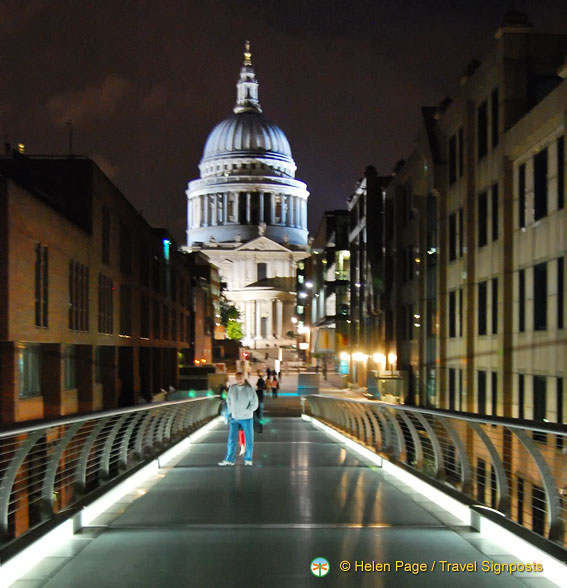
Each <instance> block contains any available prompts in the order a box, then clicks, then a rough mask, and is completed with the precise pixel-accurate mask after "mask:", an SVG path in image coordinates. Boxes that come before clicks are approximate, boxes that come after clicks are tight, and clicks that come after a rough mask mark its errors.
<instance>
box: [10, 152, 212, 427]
mask: <svg viewBox="0 0 567 588" xmlns="http://www.w3.org/2000/svg"><path fill="white" fill-rule="evenodd" d="M194 291H195V288H194V285H193V284H192V274H191V272H190V268H189V267H188V265H187V264H186V261H185V255H184V254H181V253H178V252H177V249H176V246H175V243H174V242H173V239H172V238H171V237H170V236H169V235H168V234H167V233H166V232H164V231H157V230H155V229H152V228H151V227H150V226H149V225H148V223H147V222H146V221H145V220H144V219H143V218H142V216H141V215H140V214H138V212H137V211H136V210H135V209H134V208H133V207H132V206H131V205H130V203H129V202H128V201H127V200H126V199H125V198H124V196H123V195H122V194H121V193H120V192H119V191H118V190H117V189H116V187H115V186H114V185H113V184H112V183H111V182H110V181H109V179H108V178H107V177H106V176H105V175H104V174H103V173H102V172H101V171H100V170H99V169H98V167H97V166H96V165H95V164H94V163H93V162H92V161H90V160H88V159H86V158H80V157H72V158H69V157H61V158H54V157H25V156H21V155H18V154H14V155H13V156H12V157H4V158H1V159H0V368H1V369H0V402H1V415H2V416H1V419H2V423H12V422H16V421H24V420H30V419H40V418H53V417H56V416H59V415H65V414H72V413H76V412H91V411H96V410H101V409H109V408H113V407H116V406H128V405H133V404H135V403H137V402H139V401H141V400H142V399H145V400H150V399H151V398H152V396H153V395H154V394H156V393H158V392H159V391H160V389H168V388H169V386H173V387H177V374H178V365H179V363H183V362H186V361H188V359H189V349H190V347H191V344H190V341H191V336H190V331H191V325H192V321H193V320H194V316H195V315H200V316H201V317H203V320H206V317H209V316H210V320H211V321H212V320H213V319H214V316H213V312H212V307H210V309H209V308H207V307H206V305H204V304H203V305H200V304H195V303H194V301H193V300H192V298H193V293H194ZM209 339H210V337H209ZM201 346H202V349H194V350H192V351H191V353H193V352H195V353H197V354H198V355H199V356H206V353H207V350H208V353H209V356H208V357H207V359H208V360H209V361H210V360H211V357H210V348H211V344H210V341H209V343H208V344H205V343H204V342H203V343H202V345H201Z"/></svg>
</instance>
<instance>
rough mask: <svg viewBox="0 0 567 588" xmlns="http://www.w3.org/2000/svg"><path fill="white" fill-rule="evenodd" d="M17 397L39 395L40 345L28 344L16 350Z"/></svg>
mask: <svg viewBox="0 0 567 588" xmlns="http://www.w3.org/2000/svg"><path fill="white" fill-rule="evenodd" d="M18 371H19V380H20V388H19V397H20V398H29V397H31V396H39V395H41V347H40V345H34V344H29V345H26V346H24V347H21V348H20V350H19V352H18Z"/></svg>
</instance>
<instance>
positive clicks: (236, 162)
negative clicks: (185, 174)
mask: <svg viewBox="0 0 567 588" xmlns="http://www.w3.org/2000/svg"><path fill="white" fill-rule="evenodd" d="M233 110H234V112H233V114H232V115H231V116H229V117H228V118H227V119H225V120H223V121H222V122H220V123H219V124H218V125H216V126H215V128H214V129H213V130H212V131H211V133H210V134H209V137H208V138H207V141H206V143H205V148H204V151H203V157H202V159H201V162H200V164H199V170H200V176H201V177H200V179H197V180H193V181H191V182H189V186H188V189H187V192H186V194H187V248H188V249H189V250H193V251H197V250H198V251H201V252H203V253H204V254H206V255H207V257H208V258H209V259H210V261H211V262H212V263H213V264H214V265H216V266H217V267H218V268H219V271H220V276H221V281H222V282H224V283H225V284H226V289H225V295H226V297H227V299H228V300H229V301H230V302H231V303H232V304H234V305H235V306H236V308H237V309H238V310H239V311H240V319H241V322H242V330H243V333H244V338H243V344H244V345H247V346H250V347H255V348H267V347H277V346H281V345H288V344H291V343H293V341H294V339H293V337H292V336H291V335H290V333H292V332H293V331H294V325H293V323H292V320H291V319H292V317H293V316H294V311H295V300H296V292H295V275H296V266H297V263H298V261H299V260H301V259H303V258H304V257H305V256H306V253H305V251H306V247H307V199H308V196H309V193H308V192H307V190H306V186H305V184H304V183H303V182H301V181H299V180H297V179H295V170H296V165H295V162H294V160H293V157H292V154H291V148H290V146H289V142H288V140H287V137H286V136H285V134H284V133H283V131H282V130H281V129H280V128H279V127H278V126H277V125H275V124H274V123H272V122H270V121H269V120H268V119H267V118H266V117H265V116H264V114H263V113H262V108H261V107H260V103H259V99H258V82H257V80H256V75H255V72H254V69H253V68H252V61H251V53H250V50H249V46H248V44H247V48H246V51H245V53H244V64H243V66H242V68H241V71H240V78H239V80H238V82H237V100H236V105H235V107H234V109H233Z"/></svg>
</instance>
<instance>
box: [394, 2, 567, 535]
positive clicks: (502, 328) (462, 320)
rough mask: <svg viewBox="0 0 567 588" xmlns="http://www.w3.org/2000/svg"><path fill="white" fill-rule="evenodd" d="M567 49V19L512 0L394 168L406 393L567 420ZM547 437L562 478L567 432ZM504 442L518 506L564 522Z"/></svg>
mask: <svg viewBox="0 0 567 588" xmlns="http://www.w3.org/2000/svg"><path fill="white" fill-rule="evenodd" d="M565 55H567V35H546V34H538V33H536V32H534V30H533V27H532V26H531V24H530V23H529V21H528V19H527V17H526V16H525V15H523V14H521V13H518V12H516V11H510V12H509V13H508V14H507V15H506V18H505V20H504V22H503V24H502V26H501V27H500V28H499V29H498V31H497V33H496V42H495V46H494V48H493V49H492V50H491V51H490V52H489V53H488V54H487V56H486V57H485V59H484V60H483V62H482V63H480V62H476V61H475V62H473V63H471V64H470V65H469V66H468V67H467V68H466V71H465V73H464V75H463V77H462V79H461V80H460V84H459V87H458V88H457V89H456V91H455V92H454V94H453V97H452V98H450V99H445V100H443V102H442V103H441V104H440V105H439V106H437V107H435V108H431V109H424V110H423V119H422V121H423V124H422V127H421V129H420V132H419V134H418V139H417V141H416V143H415V148H414V150H413V151H412V153H411V154H410V156H409V157H408V158H407V160H406V161H404V162H402V163H401V164H400V165H399V166H398V167H397V168H396V170H395V172H394V174H393V175H392V178H391V180H390V182H389V184H388V186H387V188H386V203H385V210H386V239H385V246H386V292H387V295H386V297H385V298H384V315H385V320H386V324H385V331H384V332H385V335H384V343H385V345H386V346H388V347H389V348H392V349H395V354H396V357H397V362H398V368H399V369H400V370H401V371H402V374H403V377H404V378H405V379H406V381H407V382H408V383H409V382H410V381H413V385H414V389H413V395H412V394H409V393H408V395H407V396H406V398H405V399H404V400H405V401H409V402H414V403H416V404H418V405H421V406H426V407H435V408H441V409H446V410H449V411H455V412H461V411H462V412H468V413H474V414H477V415H480V416H482V415H490V416H496V417H506V418H511V419H527V420H530V421H535V423H536V424H537V423H538V422H551V423H561V424H565V423H567V394H566V393H565V378H566V376H567V373H566V372H565V366H566V365H567V336H566V331H565V329H566V324H565V311H566V309H565V262H566V256H567V235H566V232H565V229H566V227H567V217H566V216H565V215H566V210H565V198H566V197H567V192H566V186H565V174H566V167H567V161H566V158H565V140H566V139H565V136H566V131H567V126H566V121H567V61H566V58H565ZM531 437H532V438H533V441H534V445H535V446H536V447H537V449H538V450H539V452H541V455H542V456H544V457H545V460H546V462H547V463H548V464H550V471H551V474H552V475H553V476H554V479H555V480H557V484H558V485H559V487H562V486H563V485H564V483H563V482H562V480H564V476H565V447H564V444H563V443H562V442H561V440H560V439H559V440H557V441H554V442H551V441H550V440H549V438H548V437H547V436H546V435H543V434H540V433H533V434H532V435H531ZM491 442H492V443H493V448H494V450H495V451H496V452H497V453H498V455H499V456H500V457H501V458H503V460H504V461H505V463H506V465H507V468H509V473H510V480H511V482H510V485H511V487H510V505H509V506H510V512H511V516H512V518H513V519H514V520H516V521H517V522H519V523H521V524H524V525H526V526H528V527H529V528H531V529H533V530H534V531H536V532H538V533H540V534H546V533H548V532H549V517H548V514H549V513H546V511H545V505H544V501H542V496H543V495H544V489H543V488H542V486H541V478H540V476H539V475H538V474H537V473H534V472H533V471H531V470H530V468H529V467H527V466H526V464H525V463H523V462H522V461H520V460H518V459H517V458H516V457H515V456H517V455H520V453H521V452H520V451H519V449H518V443H519V441H518V440H517V439H510V438H508V437H507V436H506V434H500V435H499V434H495V433H494V434H491ZM467 451H468V454H469V458H470V461H471V465H472V468H473V478H474V480H473V491H474V493H475V496H476V497H477V498H478V500H479V502H481V503H482V502H484V503H485V504H492V505H493V507H494V508H496V506H495V505H497V504H498V500H499V497H498V489H497V488H496V483H495V466H494V460H493V458H492V456H491V455H489V452H488V451H487V450H486V448H482V447H478V446H473V445H471V447H470V448H467ZM491 464H492V465H491ZM564 531H565V530H564V529H563V530H562V531H561V533H563V535H562V537H563V540H564V537H565V535H564Z"/></svg>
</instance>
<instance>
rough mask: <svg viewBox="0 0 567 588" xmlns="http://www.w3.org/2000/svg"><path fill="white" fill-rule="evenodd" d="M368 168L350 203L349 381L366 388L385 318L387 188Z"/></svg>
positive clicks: (371, 169)
mask: <svg viewBox="0 0 567 588" xmlns="http://www.w3.org/2000/svg"><path fill="white" fill-rule="evenodd" d="M386 181H387V179H386V178H382V177H380V176H378V174H377V172H376V169H375V168H374V167H372V166H369V167H368V168H367V169H366V170H365V173H364V176H363V178H362V179H361V180H360V181H359V182H358V184H357V186H356V189H355V191H354V193H353V194H352V195H351V196H350V198H349V199H348V200H347V206H348V211H349V234H348V244H349V250H350V317H349V320H350V323H349V327H350V328H349V341H350V347H351V351H352V353H351V357H350V360H349V361H350V377H351V380H352V381H353V382H355V383H356V384H358V385H360V386H365V385H367V377H368V373H369V368H370V367H372V366H369V363H368V360H369V358H371V357H374V355H375V354H376V353H377V352H378V351H379V349H380V346H381V342H382V339H383V336H382V332H383V325H384V317H383V313H382V295H383V293H384V269H385V268H384V185H385V182H386Z"/></svg>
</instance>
